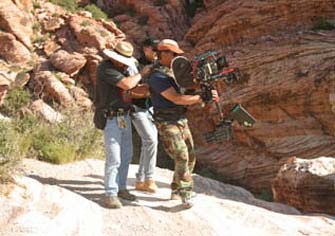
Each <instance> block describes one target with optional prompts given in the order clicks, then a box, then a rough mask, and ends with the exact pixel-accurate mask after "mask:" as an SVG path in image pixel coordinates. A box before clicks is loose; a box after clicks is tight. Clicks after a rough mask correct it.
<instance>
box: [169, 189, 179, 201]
mask: <svg viewBox="0 0 335 236" xmlns="http://www.w3.org/2000/svg"><path fill="white" fill-rule="evenodd" d="M171 200H181V196H180V195H179V193H178V191H172V192H171Z"/></svg>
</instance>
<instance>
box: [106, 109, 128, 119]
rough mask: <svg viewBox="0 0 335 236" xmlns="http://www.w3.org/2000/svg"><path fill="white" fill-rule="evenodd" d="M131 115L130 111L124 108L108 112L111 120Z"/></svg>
mask: <svg viewBox="0 0 335 236" xmlns="http://www.w3.org/2000/svg"><path fill="white" fill-rule="evenodd" d="M129 114H130V109H129V110H125V109H123V108H120V109H117V110H111V111H107V117H108V118H109V119H111V118H113V117H115V116H125V115H129Z"/></svg>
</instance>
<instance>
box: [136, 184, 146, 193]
mask: <svg viewBox="0 0 335 236" xmlns="http://www.w3.org/2000/svg"><path fill="white" fill-rule="evenodd" d="M135 190H138V191H145V187H144V182H136V183H135Z"/></svg>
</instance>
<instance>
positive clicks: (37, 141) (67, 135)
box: [32, 110, 104, 164]
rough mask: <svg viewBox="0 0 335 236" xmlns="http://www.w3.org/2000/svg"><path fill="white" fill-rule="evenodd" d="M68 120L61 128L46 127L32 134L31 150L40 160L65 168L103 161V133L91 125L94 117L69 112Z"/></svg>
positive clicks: (36, 129)
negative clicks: (81, 162)
mask: <svg viewBox="0 0 335 236" xmlns="http://www.w3.org/2000/svg"><path fill="white" fill-rule="evenodd" d="M64 116H65V117H66V118H65V119H64V121H63V122H61V123H59V124H48V123H44V124H42V125H40V126H39V127H37V128H35V131H33V134H32V147H33V149H34V150H35V152H36V155H37V158H39V159H40V160H45V161H48V162H52V163H56V164H62V163H68V162H72V161H76V160H81V159H84V158H89V157H90V158H102V157H104V154H103V140H102V133H101V132H99V131H98V130H96V129H95V128H94V126H93V124H92V122H87V120H92V113H86V114H80V113H79V112H78V111H73V110H71V111H66V112H65V114H64Z"/></svg>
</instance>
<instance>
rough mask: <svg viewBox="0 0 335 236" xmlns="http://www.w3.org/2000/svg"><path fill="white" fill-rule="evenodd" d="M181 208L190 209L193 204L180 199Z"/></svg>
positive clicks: (188, 200)
mask: <svg viewBox="0 0 335 236" xmlns="http://www.w3.org/2000/svg"><path fill="white" fill-rule="evenodd" d="M181 206H182V208H184V209H190V208H191V207H193V203H192V202H191V201H190V199H187V198H184V199H182V204H181Z"/></svg>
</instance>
